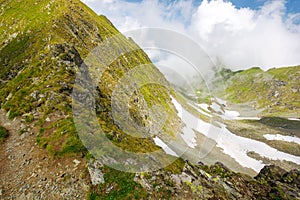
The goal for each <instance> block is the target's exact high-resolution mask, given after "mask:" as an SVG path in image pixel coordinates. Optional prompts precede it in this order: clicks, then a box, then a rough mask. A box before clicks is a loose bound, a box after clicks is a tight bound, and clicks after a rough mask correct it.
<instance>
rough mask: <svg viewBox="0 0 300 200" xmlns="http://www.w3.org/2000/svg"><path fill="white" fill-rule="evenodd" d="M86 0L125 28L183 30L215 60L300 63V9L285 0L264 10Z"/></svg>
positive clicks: (216, 1)
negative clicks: (291, 7)
mask: <svg viewBox="0 0 300 200" xmlns="http://www.w3.org/2000/svg"><path fill="white" fill-rule="evenodd" d="M82 1H83V2H84V3H86V4H88V5H89V6H90V7H91V8H92V9H93V10H95V11H96V12H97V13H98V14H104V15H106V16H107V17H108V18H109V19H110V20H111V21H112V22H113V23H114V24H115V25H116V27H117V28H118V29H119V30H121V31H122V32H124V31H127V30H131V29H136V28H141V27H161V28H167V29H171V30H175V31H178V32H181V33H184V34H186V35H188V36H189V37H191V38H193V39H194V40H195V41H197V42H198V43H199V44H200V45H201V46H202V47H203V48H204V49H205V51H206V52H207V53H208V54H209V56H210V57H211V58H212V59H213V60H216V59H219V60H221V61H223V62H224V64H225V65H226V66H228V67H230V68H231V69H234V70H235V69H241V68H249V67H252V66H260V67H262V68H263V69H268V68H271V67H281V66H293V65H299V64H300V25H299V23H298V24H297V23H295V21H298V22H299V19H300V14H299V13H298V14H287V13H286V9H285V1H284V0H277V1H268V2H267V3H265V4H264V6H262V7H261V8H260V9H259V10H251V9H249V8H236V7H235V6H234V5H233V4H232V3H230V2H228V1H223V0H212V1H208V0H203V1H202V3H201V4H199V5H195V2H193V1H192V0H177V1H174V2H173V3H170V2H169V4H168V3H166V1H164V2H162V1H158V0H143V1H141V2H138V3H132V2H125V1H122V0H102V1H97V0H82ZM165 64H166V63H165ZM170 64H171V63H170ZM172 64H174V63H173V62H172Z"/></svg>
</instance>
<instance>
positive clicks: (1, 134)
mask: <svg viewBox="0 0 300 200" xmlns="http://www.w3.org/2000/svg"><path fill="white" fill-rule="evenodd" d="M7 137H8V131H7V130H6V129H5V128H4V127H2V126H0V142H2V141H4V139H5V138H7Z"/></svg>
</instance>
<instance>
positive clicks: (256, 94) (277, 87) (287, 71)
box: [226, 66, 300, 117]
mask: <svg viewBox="0 0 300 200" xmlns="http://www.w3.org/2000/svg"><path fill="white" fill-rule="evenodd" d="M299 72H300V66H295V67H284V68H273V69H270V70H268V71H263V70H261V69H259V68H251V69H248V70H244V71H242V72H239V73H236V74H235V75H233V76H232V77H231V78H229V79H228V81H226V84H227V88H226V97H227V99H228V100H229V101H231V102H234V103H246V102H255V104H256V108H264V109H265V110H264V111H263V113H262V115H263V116H282V115H284V116H291V115H292V116H298V117H299V114H300V113H299V112H300V102H299V101H298V99H299V98H300V96H299V92H295V91H297V88H298V87H299V83H298V82H299V80H298V76H299V75H298V74H299ZM275 93H278V94H277V96H275Z"/></svg>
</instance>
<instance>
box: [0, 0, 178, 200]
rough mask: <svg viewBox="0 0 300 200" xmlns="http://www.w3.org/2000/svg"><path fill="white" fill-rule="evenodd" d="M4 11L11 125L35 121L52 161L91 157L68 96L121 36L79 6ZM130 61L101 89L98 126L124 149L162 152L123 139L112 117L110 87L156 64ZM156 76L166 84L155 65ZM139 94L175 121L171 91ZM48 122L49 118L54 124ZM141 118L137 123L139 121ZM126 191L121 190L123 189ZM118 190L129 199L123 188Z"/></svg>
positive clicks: (18, 5)
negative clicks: (88, 59) (87, 62)
mask: <svg viewBox="0 0 300 200" xmlns="http://www.w3.org/2000/svg"><path fill="white" fill-rule="evenodd" d="M0 5H1V11H0V13H1V20H0V24H1V26H0V44H1V45H0V61H1V62H0V106H1V109H5V110H6V111H8V112H9V118H10V119H13V118H14V117H17V116H21V117H22V118H23V119H24V120H25V121H26V122H27V123H32V122H34V123H35V126H37V127H39V134H38V136H37V142H38V143H39V144H40V145H41V146H43V147H45V148H47V150H48V151H49V152H50V153H51V154H52V155H54V156H63V155H65V154H70V153H71V154H73V153H86V152H85V148H84V147H83V145H82V143H81V141H80V140H79V138H78V136H77V133H76V129H75V126H74V122H73V118H72V109H71V97H70V94H71V91H72V87H73V84H74V80H75V73H76V70H78V67H80V64H81V63H80V62H81V59H83V58H84V57H85V56H87V54H88V53H89V51H90V50H92V49H93V48H94V47H96V46H97V45H99V44H100V42H101V40H102V39H103V38H106V37H110V36H112V35H115V34H118V33H119V32H118V30H116V29H115V27H114V26H113V25H112V24H111V23H110V22H109V21H108V20H107V19H106V17H104V16H97V15H96V14H95V13H94V12H92V11H91V10H90V9H89V8H87V7H86V6H85V5H83V4H82V3H81V2H80V1H79V0H68V1H65V0H55V1H54V0H52V1H49V0H40V1H35V0H24V1H22V2H19V1H6V0H1V1H0ZM117 45H119V47H120V48H132V47H135V45H136V44H134V43H133V42H132V41H131V40H127V39H126V38H125V37H123V38H122V39H121V41H119V43H118V44H117ZM126 58H127V59H126V60H125V58H124V57H120V58H118V59H117V60H116V61H115V62H114V63H112V64H111V66H110V67H109V69H108V70H107V71H106V72H105V73H104V76H103V77H104V80H105V81H103V82H102V83H100V84H99V86H98V87H99V97H98V98H97V103H98V104H99V105H102V108H103V110H101V112H100V111H97V114H98V117H99V122H100V124H101V125H102V129H103V130H104V131H105V132H106V134H107V135H108V137H109V138H110V139H111V140H112V141H113V142H114V143H115V144H117V145H118V146H121V147H123V148H125V149H128V150H133V151H142V152H148V151H152V150H156V149H158V147H157V146H156V145H155V144H154V142H153V141H152V140H150V139H148V140H147V139H146V140H145V139H144V140H141V139H136V138H133V137H129V136H127V135H125V134H124V133H123V132H122V131H121V130H120V129H119V128H118V127H117V126H116V125H115V124H114V123H113V121H112V119H111V117H110V112H111V105H110V97H111V92H112V88H109V87H107V85H108V84H107V83H111V85H112V86H113V85H114V84H116V83H117V81H118V80H119V79H120V78H121V77H122V75H123V74H124V73H126V72H127V71H128V70H130V69H131V68H132V67H134V66H135V65H137V64H143V63H147V64H149V63H150V59H149V58H148V57H147V55H146V54H145V53H144V52H143V51H142V50H136V51H133V52H130V53H128V55H126ZM128 60H129V62H127V61H128ZM153 72H154V74H156V76H157V77H156V78H163V76H162V75H161V74H160V73H159V72H158V71H157V70H156V69H155V68H154V67H153ZM138 93H141V94H143V95H144V96H145V100H146V102H147V103H148V105H149V106H151V105H153V104H156V103H159V104H162V105H164V107H165V108H166V110H167V111H168V112H169V113H170V114H172V115H171V116H173V117H174V116H176V113H175V110H174V107H173V106H172V105H171V101H170V99H169V91H168V90H166V89H165V88H162V87H160V86H156V85H152V86H145V87H143V88H141V89H140V91H138ZM157 97H160V98H157ZM139 112H140V111H139V110H138V108H135V107H134V105H132V109H131V114H132V116H139V115H140V114H139ZM47 118H50V119H51V120H50V122H49V120H46V119H47ZM143 120H145V119H142V118H140V117H137V118H136V121H137V122H138V123H141V121H143ZM167 120H169V122H170V121H172V120H174V119H173V118H172V117H170V118H168V119H167ZM172 130H173V129H172V127H170V126H169V127H164V131H165V132H167V133H169V134H170V135H172ZM173 134H174V133H173ZM141 146H143V149H141V148H140V147H141ZM179 163H180V165H178V163H175V164H174V168H172V166H171V167H169V170H171V171H176V170H178V169H180V168H182V166H183V163H181V162H179ZM108 173H109V170H108ZM113 173H115V172H113ZM107 176H109V174H108V175H107ZM113 176H114V175H113ZM120 176H121V178H120V180H118V181H119V182H120V181H121V182H122V181H125V182H126V181H127V182H128V181H129V182H130V181H133V177H132V176H131V175H129V176H128V177H127V175H122V174H121V175H120ZM125 179H126V180H125ZM116 184H118V183H116ZM121 185H122V187H123V185H124V184H123V183H120V187H121ZM125 185H126V184H125ZM124 187H125V186H124ZM126 187H129V186H126ZM126 187H125V190H126ZM134 187H136V186H134ZM137 188H139V190H138V191H140V194H141V195H142V194H144V192H143V190H142V189H141V187H139V186H138V187H137ZM120 192H122V193H124V190H120ZM127 192H129V191H127ZM96 193H97V192H96ZM96 193H93V196H95V195H96ZM125 196H126V194H125ZM125 196H124V198H125Z"/></svg>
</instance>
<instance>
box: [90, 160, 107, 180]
mask: <svg viewBox="0 0 300 200" xmlns="http://www.w3.org/2000/svg"><path fill="white" fill-rule="evenodd" d="M101 166H102V165H101V164H100V163H99V162H98V161H96V160H94V161H89V162H88V171H89V173H90V176H91V181H92V184H93V185H98V184H102V183H104V177H103V173H102V171H101V170H100V167H101Z"/></svg>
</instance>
